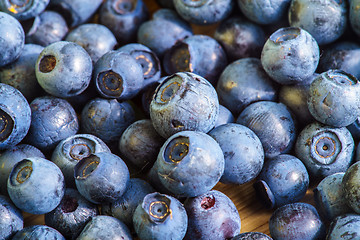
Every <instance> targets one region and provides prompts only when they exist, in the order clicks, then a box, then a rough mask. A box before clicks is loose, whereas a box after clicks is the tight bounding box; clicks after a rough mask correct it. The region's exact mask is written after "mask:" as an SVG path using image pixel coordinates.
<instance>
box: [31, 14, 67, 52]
mask: <svg viewBox="0 0 360 240" xmlns="http://www.w3.org/2000/svg"><path fill="white" fill-rule="evenodd" d="M68 31H69V28H68V26H67V24H66V21H65V19H64V17H63V16H61V15H60V14H59V13H57V12H54V11H50V10H46V11H44V12H42V13H40V14H39V15H37V16H36V17H35V18H34V22H33V24H32V26H31V27H30V29H29V31H27V32H26V33H25V40H26V42H27V43H33V44H39V45H41V46H43V47H46V46H48V45H50V44H52V43H54V42H58V41H61V40H63V39H64V37H65V36H66V34H67V33H68Z"/></svg>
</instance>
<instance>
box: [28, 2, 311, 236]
mask: <svg viewBox="0 0 360 240" xmlns="http://www.w3.org/2000/svg"><path fill="white" fill-rule="evenodd" d="M144 1H145V2H146V4H147V6H148V8H149V10H150V13H151V14H152V13H153V12H154V11H155V10H157V9H158V8H159V6H158V5H157V4H156V2H155V1H154V0H144ZM192 26H193V30H194V33H197V34H207V35H209V36H213V33H214V30H215V27H216V25H211V26H195V25H192ZM253 182H254V181H252V182H249V183H247V184H244V185H241V186H240V185H225V184H221V183H219V184H217V185H216V187H215V189H216V190H219V191H221V192H223V193H225V194H226V195H227V196H228V197H230V198H231V199H232V201H233V202H234V203H235V205H236V207H237V209H238V211H239V214H240V218H241V232H249V231H257V232H263V233H265V234H268V235H270V233H269V226H268V221H269V219H270V216H271V214H272V212H273V211H272V210H269V209H266V208H265V207H264V206H263V205H262V203H261V201H260V200H259V199H258V198H257V196H256V194H255V191H254V189H253V187H252V184H253ZM302 202H308V203H311V204H313V191H312V188H310V189H309V190H308V191H307V194H306V196H305V197H304V198H303V199H302ZM313 205H314V204H313ZM24 219H25V226H29V225H34V224H44V216H43V215H31V214H27V213H24Z"/></svg>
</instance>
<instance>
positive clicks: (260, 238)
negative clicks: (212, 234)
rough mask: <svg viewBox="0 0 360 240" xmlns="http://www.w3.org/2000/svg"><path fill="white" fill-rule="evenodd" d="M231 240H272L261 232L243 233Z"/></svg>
mask: <svg viewBox="0 0 360 240" xmlns="http://www.w3.org/2000/svg"><path fill="white" fill-rule="evenodd" d="M231 240H272V238H271V237H269V236H268V235H266V234H264V233H261V232H244V233H240V234H239V235H236V236H235V237H233V238H232V239H231Z"/></svg>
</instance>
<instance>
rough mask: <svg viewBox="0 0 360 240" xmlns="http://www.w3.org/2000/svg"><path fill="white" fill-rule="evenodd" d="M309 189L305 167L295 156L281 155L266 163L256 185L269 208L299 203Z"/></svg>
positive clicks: (257, 190)
mask: <svg viewBox="0 0 360 240" xmlns="http://www.w3.org/2000/svg"><path fill="white" fill-rule="evenodd" d="M308 187H309V174H308V172H307V170H306V167H305V165H304V164H303V163H302V162H301V161H300V159H298V158H297V157H295V156H292V155H288V154H281V155H278V156H276V157H273V158H271V159H268V160H267V161H265V163H264V166H263V168H262V170H261V172H260V174H259V176H258V179H257V181H256V182H255V183H254V188H255V190H256V193H257V194H258V195H259V196H260V197H261V199H262V201H263V203H264V204H265V206H266V207H267V208H277V207H280V206H283V205H285V204H289V203H294V202H297V201H299V200H300V199H301V198H302V197H304V196H305V193H306V191H307V189H308Z"/></svg>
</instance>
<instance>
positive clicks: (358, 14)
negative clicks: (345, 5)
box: [348, 0, 360, 36]
mask: <svg viewBox="0 0 360 240" xmlns="http://www.w3.org/2000/svg"><path fill="white" fill-rule="evenodd" d="M359 4H360V1H359V0H352V1H349V5H350V6H349V10H348V11H349V21H350V26H351V29H352V30H353V31H354V32H355V33H356V34H357V35H358V36H360V9H359V8H358V6H359Z"/></svg>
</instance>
